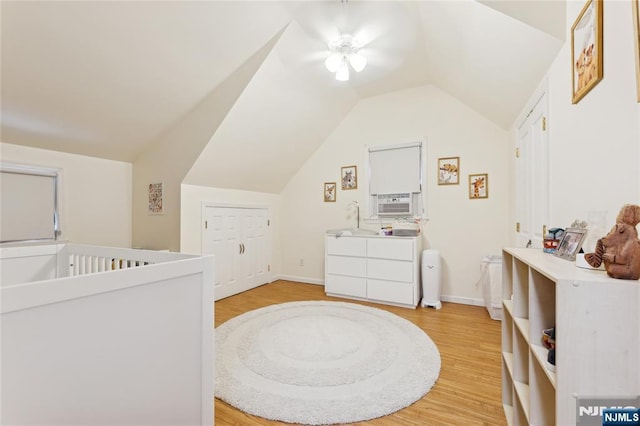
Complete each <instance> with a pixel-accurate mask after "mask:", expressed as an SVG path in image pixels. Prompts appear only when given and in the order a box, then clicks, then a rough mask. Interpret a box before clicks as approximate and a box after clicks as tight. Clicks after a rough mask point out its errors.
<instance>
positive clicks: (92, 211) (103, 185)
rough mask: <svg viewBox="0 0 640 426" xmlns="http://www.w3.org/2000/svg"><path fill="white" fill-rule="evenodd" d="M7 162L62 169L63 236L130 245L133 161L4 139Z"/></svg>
mask: <svg viewBox="0 0 640 426" xmlns="http://www.w3.org/2000/svg"><path fill="white" fill-rule="evenodd" d="M0 154H1V155H0V160H2V161H3V162H10V163H20V164H29V165H37V166H43V167H52V168H57V169H60V170H61V171H62V172H61V175H60V176H61V177H60V186H61V187H60V193H59V203H60V205H59V210H60V222H61V230H62V235H61V236H60V238H61V239H63V240H67V241H71V242H74V243H83V244H93V245H104V246H112V247H130V246H131V180H132V165H131V164H130V163H125V162H120V161H113V160H103V159H99V158H94V157H86V156H83V155H76V154H67V153H64V152H56V151H49V150H45V149H39V148H29V147H24V146H20V145H13V144H6V143H0Z"/></svg>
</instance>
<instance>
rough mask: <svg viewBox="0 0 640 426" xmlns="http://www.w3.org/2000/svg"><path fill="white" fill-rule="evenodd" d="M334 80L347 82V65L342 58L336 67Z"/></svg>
mask: <svg viewBox="0 0 640 426" xmlns="http://www.w3.org/2000/svg"><path fill="white" fill-rule="evenodd" d="M336 80H338V81H349V65H348V64H347V60H346V58H342V61H340V65H338V70H337V71H336Z"/></svg>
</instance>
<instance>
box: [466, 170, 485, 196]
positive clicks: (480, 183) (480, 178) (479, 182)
mask: <svg viewBox="0 0 640 426" xmlns="http://www.w3.org/2000/svg"><path fill="white" fill-rule="evenodd" d="M469 198H470V199H480V198H489V175H488V174H487V173H479V174H474V175H469Z"/></svg>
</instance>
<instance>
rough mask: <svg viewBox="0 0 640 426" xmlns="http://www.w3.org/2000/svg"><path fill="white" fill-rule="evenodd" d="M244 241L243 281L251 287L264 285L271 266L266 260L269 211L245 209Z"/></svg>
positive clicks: (243, 223) (243, 221) (242, 257)
mask: <svg viewBox="0 0 640 426" xmlns="http://www.w3.org/2000/svg"><path fill="white" fill-rule="evenodd" d="M243 210H244V212H243V220H242V228H243V230H242V236H243V238H242V241H243V244H244V246H243V254H242V256H241V259H242V268H241V273H242V274H243V275H242V279H243V280H244V281H246V283H247V284H248V285H249V286H250V288H254V287H257V286H259V285H261V284H264V283H265V282H267V281H266V279H265V277H266V276H267V275H268V274H267V273H268V272H269V271H268V268H269V265H268V260H267V258H266V255H267V252H268V247H267V211H266V210H265V209H243Z"/></svg>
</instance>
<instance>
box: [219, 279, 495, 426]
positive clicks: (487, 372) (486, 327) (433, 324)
mask: <svg viewBox="0 0 640 426" xmlns="http://www.w3.org/2000/svg"><path fill="white" fill-rule="evenodd" d="M304 300H333V301H338V300H342V301H349V302H353V303H359V304H362V305H365V306H373V307H376V308H379V309H384V310H386V311H389V312H392V313H394V314H396V315H398V316H400V317H402V318H405V319H407V320H409V321H411V322H413V323H414V324H416V325H417V326H418V327H420V328H421V329H422V330H424V331H425V332H426V333H427V334H428V335H429V337H431V339H432V340H433V341H434V343H435V344H436V345H437V346H438V350H439V351H440V357H441V359H442V366H441V370H440V376H439V378H438V381H437V382H436V384H435V385H434V386H433V388H432V389H431V391H429V393H427V395H425V396H424V397H423V398H422V399H420V400H419V401H416V402H415V403H414V404H412V405H410V406H409V407H407V408H404V409H402V410H400V411H397V412H395V413H392V414H390V415H388V416H385V417H381V418H378V419H373V420H369V421H365V422H358V423H354V425H357V426H364V425H374V426H405V425H406V426H416V425H492V426H493V425H505V424H506V420H505V417H504V411H503V408H502V399H501V395H500V393H501V368H500V338H501V334H500V321H495V320H492V319H491V318H490V317H489V313H488V312H487V310H486V309H485V308H483V307H480V306H469V305H460V304H454V303H443V304H442V309H440V310H435V309H433V308H420V307H418V308H417V309H407V308H400V307H394V306H387V305H381V304H373V303H366V302H357V301H352V300H347V299H339V298H335V297H328V296H326V295H325V294H324V287H323V286H319V285H313V284H302V283H296V282H291V281H282V280H281V281H276V282H273V283H271V284H267V285H264V286H261V287H258V288H256V289H253V290H250V291H247V292H244V293H241V294H238V295H235V296H231V297H228V298H226V299H223V300H220V301H218V302H216V303H215V324H216V327H217V326H218V325H220V324H222V323H223V322H225V321H227V320H229V319H231V318H233V317H236V316H238V315H241V314H243V313H245V312H248V311H251V310H253V309H258V308H262V307H265V306H269V305H273V304H277V303H285V302H295V301H304ZM283 424H286V423H282V422H276V421H272V420H267V419H263V418H261V417H256V416H251V415H249V414H246V413H243V412H241V411H239V410H237V409H235V408H234V407H232V406H230V405H228V404H226V403H224V402H223V401H220V400H218V399H215V425H216V426H231V425H238V426H254V425H283Z"/></svg>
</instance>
